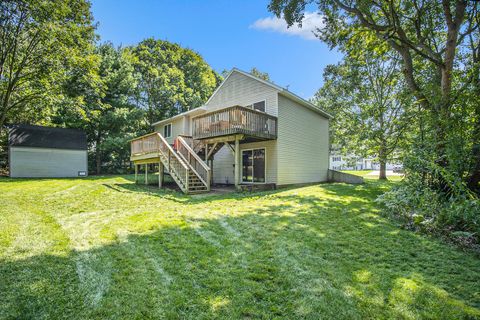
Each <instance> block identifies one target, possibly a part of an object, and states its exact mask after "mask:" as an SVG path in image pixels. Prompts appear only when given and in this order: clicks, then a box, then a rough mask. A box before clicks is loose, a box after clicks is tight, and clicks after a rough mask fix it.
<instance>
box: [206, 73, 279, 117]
mask: <svg viewBox="0 0 480 320" xmlns="http://www.w3.org/2000/svg"><path fill="white" fill-rule="evenodd" d="M277 93H278V91H277V90H276V89H274V88H272V87H270V86H267V85H266V84H264V83H261V82H260V81H257V80H255V79H252V78H250V77H247V76H245V75H243V74H241V73H238V72H235V71H234V72H233V73H232V74H231V75H230V77H228V79H227V80H226V81H225V83H224V84H223V85H222V86H221V87H220V89H219V90H218V91H217V92H216V93H215V95H213V96H212V98H211V99H210V101H209V102H208V103H207V104H206V107H207V110H208V111H213V110H217V109H222V108H227V107H231V106H235V105H240V106H247V105H250V104H252V103H255V102H259V101H263V100H266V103H265V105H266V108H265V109H266V110H265V111H266V112H267V113H268V114H271V115H274V116H276V115H277V113H278V112H277V111H278V110H277V105H278V103H277V97H278V94H277Z"/></svg>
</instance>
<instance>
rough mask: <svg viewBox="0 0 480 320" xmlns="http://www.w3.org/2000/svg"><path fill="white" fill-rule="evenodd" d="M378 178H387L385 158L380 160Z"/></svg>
mask: <svg viewBox="0 0 480 320" xmlns="http://www.w3.org/2000/svg"><path fill="white" fill-rule="evenodd" d="M378 179H379V180H387V163H386V162H385V160H380V175H379V176H378Z"/></svg>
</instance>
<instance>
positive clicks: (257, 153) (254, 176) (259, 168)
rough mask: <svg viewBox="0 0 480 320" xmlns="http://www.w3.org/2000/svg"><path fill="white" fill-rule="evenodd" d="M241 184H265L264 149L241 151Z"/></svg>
mask: <svg viewBox="0 0 480 320" xmlns="http://www.w3.org/2000/svg"><path fill="white" fill-rule="evenodd" d="M242 182H247V183H265V149H252V150H243V151H242Z"/></svg>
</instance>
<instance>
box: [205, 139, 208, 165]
mask: <svg viewBox="0 0 480 320" xmlns="http://www.w3.org/2000/svg"><path fill="white" fill-rule="evenodd" d="M205 162H206V163H208V143H205Z"/></svg>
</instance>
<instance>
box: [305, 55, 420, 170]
mask: <svg viewBox="0 0 480 320" xmlns="http://www.w3.org/2000/svg"><path fill="white" fill-rule="evenodd" d="M400 72H401V71H400V70H399V66H398V60H396V59H393V60H389V59H386V58H384V57H382V56H378V55H375V54H372V53H368V52H367V53H366V54H364V55H362V56H361V59H352V58H346V59H344V61H342V62H341V63H340V64H338V65H329V66H327V68H326V69H325V72H324V85H323V87H322V88H321V89H320V90H318V92H317V93H316V95H315V98H314V99H313V102H314V103H316V104H317V105H319V106H320V107H322V108H323V109H325V110H327V111H328V112H330V113H331V114H333V115H334V117H333V119H332V121H331V130H332V137H333V141H332V143H333V144H334V145H336V146H340V147H342V149H343V150H344V151H347V152H348V153H355V154H356V155H359V156H363V157H365V156H370V157H371V156H375V157H377V159H378V161H379V163H380V174H379V179H386V178H387V176H386V163H387V162H388V161H391V160H393V159H394V158H395V157H396V156H398V154H399V153H400V146H401V142H402V140H403V138H404V137H405V132H406V130H407V129H408V128H409V125H410V124H411V119H412V118H413V112H412V110H410V106H411V103H410V101H409V99H408V98H409V96H408V95H406V94H405V92H404V84H403V83H402V81H401V76H400Z"/></svg>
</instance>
